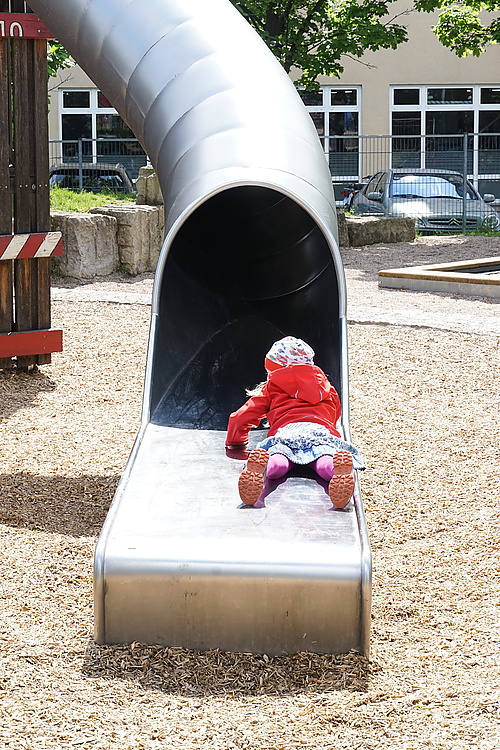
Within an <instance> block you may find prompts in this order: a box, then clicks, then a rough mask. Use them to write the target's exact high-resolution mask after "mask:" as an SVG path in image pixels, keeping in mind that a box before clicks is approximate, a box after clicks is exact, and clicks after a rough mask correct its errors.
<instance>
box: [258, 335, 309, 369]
mask: <svg viewBox="0 0 500 750" xmlns="http://www.w3.org/2000/svg"><path fill="white" fill-rule="evenodd" d="M266 359H268V360H270V361H271V362H274V363H275V364H277V365H280V366H281V367H287V366H288V365H313V364H314V350H313V349H312V348H311V347H310V346H309V344H306V342H305V341H302V339H296V338H295V337H294V336H285V338H284V339H280V340H279V341H275V343H274V344H273V345H272V347H271V348H270V349H269V351H268V353H267V355H266Z"/></svg>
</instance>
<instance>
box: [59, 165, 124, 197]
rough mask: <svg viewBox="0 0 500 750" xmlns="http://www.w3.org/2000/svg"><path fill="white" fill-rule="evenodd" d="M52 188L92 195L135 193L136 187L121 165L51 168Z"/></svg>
mask: <svg viewBox="0 0 500 750" xmlns="http://www.w3.org/2000/svg"><path fill="white" fill-rule="evenodd" d="M49 184H50V187H51V188H52V187H55V186H56V185H57V187H61V188H67V189H68V190H86V191H88V192H91V193H100V192H103V191H107V190H110V191H113V192H116V193H126V194H127V193H135V187H134V184H133V182H132V180H131V179H130V177H129V176H128V174H127V172H126V170H125V169H124V167H122V166H121V165H120V164H84V165H83V166H82V168H81V169H80V168H79V166H78V164H58V165H56V166H53V167H51V168H50V172H49Z"/></svg>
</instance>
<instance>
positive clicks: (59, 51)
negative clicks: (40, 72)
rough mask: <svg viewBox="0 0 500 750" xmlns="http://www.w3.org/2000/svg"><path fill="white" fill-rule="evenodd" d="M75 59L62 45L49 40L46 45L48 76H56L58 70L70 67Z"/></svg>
mask: <svg viewBox="0 0 500 750" xmlns="http://www.w3.org/2000/svg"><path fill="white" fill-rule="evenodd" d="M74 64H75V61H74V60H73V58H72V57H71V55H70V54H69V53H68V52H66V50H65V49H64V47H63V46H62V45H61V44H60V43H59V42H56V41H53V42H49V43H48V45H47V72H48V74H49V78H50V77H54V78H55V76H57V74H58V72H59V71H60V70H63V69H64V68H71V67H72V66H73V65H74Z"/></svg>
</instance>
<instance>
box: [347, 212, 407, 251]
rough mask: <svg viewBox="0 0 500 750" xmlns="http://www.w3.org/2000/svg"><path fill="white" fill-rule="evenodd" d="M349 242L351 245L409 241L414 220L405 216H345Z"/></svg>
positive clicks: (359, 245) (360, 245)
mask: <svg viewBox="0 0 500 750" xmlns="http://www.w3.org/2000/svg"><path fill="white" fill-rule="evenodd" d="M346 224H347V231H348V233H349V244H350V245H351V246H352V247H362V246H363V245H375V244H378V243H380V242H411V241H412V240H414V239H415V221H414V220H413V219H411V218H409V217H407V216H402V217H398V218H384V217H376V218H375V217H373V218H372V217H371V216H367V217H364V216H352V217H351V216H350V217H348V218H346Z"/></svg>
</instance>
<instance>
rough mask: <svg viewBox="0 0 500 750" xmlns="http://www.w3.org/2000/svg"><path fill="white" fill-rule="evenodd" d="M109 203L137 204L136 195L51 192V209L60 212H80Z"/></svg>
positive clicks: (57, 189) (66, 191)
mask: <svg viewBox="0 0 500 750" xmlns="http://www.w3.org/2000/svg"><path fill="white" fill-rule="evenodd" d="M108 203H135V196H134V195H124V194H123V193H112V192H106V193H86V192H82V193H78V192H76V191H75V190H66V189H65V188H59V187H54V188H51V190H50V207H51V208H52V209H54V210H58V211H79V212H82V213H85V212H86V211H88V210H89V208H95V207H96V206H105V205H106V204H108Z"/></svg>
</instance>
